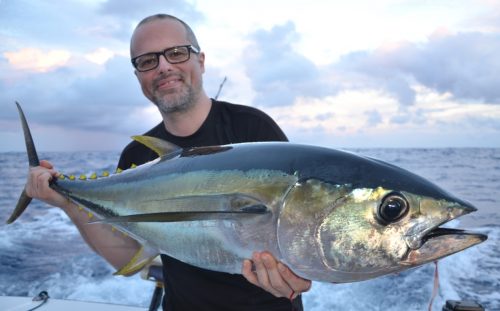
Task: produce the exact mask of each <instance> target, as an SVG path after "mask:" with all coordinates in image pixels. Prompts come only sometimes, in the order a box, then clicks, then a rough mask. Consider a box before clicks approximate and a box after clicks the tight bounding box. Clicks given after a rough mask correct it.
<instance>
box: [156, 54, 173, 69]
mask: <svg viewBox="0 0 500 311" xmlns="http://www.w3.org/2000/svg"><path fill="white" fill-rule="evenodd" d="M157 69H158V70H160V71H169V70H172V64H171V63H169V62H168V61H167V58H166V56H165V55H160V57H159V58H158V68H157Z"/></svg>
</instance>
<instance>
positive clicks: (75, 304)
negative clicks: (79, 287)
mask: <svg viewBox="0 0 500 311" xmlns="http://www.w3.org/2000/svg"><path fill="white" fill-rule="evenodd" d="M42 303H43V301H33V297H15V296H0V310H2V311H28V310H37V311H68V310H71V311H89V310H92V311H144V310H147V308H140V307H133V306H127V305H119V304H111V303H102V302H88V301H78V300H65V299H54V298H48V299H47V301H46V302H45V303H43V304H42ZM38 306H39V307H38Z"/></svg>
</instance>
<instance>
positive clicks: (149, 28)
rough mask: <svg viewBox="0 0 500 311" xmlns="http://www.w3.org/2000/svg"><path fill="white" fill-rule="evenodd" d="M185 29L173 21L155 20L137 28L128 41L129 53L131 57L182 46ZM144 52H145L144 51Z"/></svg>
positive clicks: (184, 42)
mask: <svg viewBox="0 0 500 311" xmlns="http://www.w3.org/2000/svg"><path fill="white" fill-rule="evenodd" d="M186 37H187V36H186V29H185V28H184V26H183V25H182V24H181V23H180V22H179V21H177V20H174V19H156V20H152V21H148V22H146V23H145V24H142V25H140V26H138V27H137V28H136V29H135V31H134V33H133V35H132V38H131V41H130V52H131V55H132V56H135V55H139V54H138V53H144V52H149V51H147V50H151V49H153V50H151V51H156V49H159V50H162V49H165V48H168V47H170V46H166V45H171V46H175V45H182V44H186V43H188V42H187V41H186ZM144 50H146V51H144Z"/></svg>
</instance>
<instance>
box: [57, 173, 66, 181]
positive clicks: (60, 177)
mask: <svg viewBox="0 0 500 311" xmlns="http://www.w3.org/2000/svg"><path fill="white" fill-rule="evenodd" d="M57 178H59V179H60V180H63V179H66V176H64V175H63V174H60V175H59V176H58V177H57Z"/></svg>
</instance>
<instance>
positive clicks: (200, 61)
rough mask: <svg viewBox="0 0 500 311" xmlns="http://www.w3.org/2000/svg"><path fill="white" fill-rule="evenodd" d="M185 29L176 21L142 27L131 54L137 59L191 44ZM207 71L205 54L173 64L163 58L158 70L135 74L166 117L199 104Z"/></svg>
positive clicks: (131, 46)
mask: <svg viewBox="0 0 500 311" xmlns="http://www.w3.org/2000/svg"><path fill="white" fill-rule="evenodd" d="M189 44H191V42H189V41H188V39H187V36H186V30H185V29H184V26H183V25H182V24H181V23H179V22H178V21H176V20H172V19H163V20H154V21H151V22H148V23H146V24H144V25H141V26H140V27H139V28H137V29H136V31H135V32H134V35H133V36H132V40H131V45H130V53H131V57H132V58H134V57H136V56H139V55H143V54H146V53H151V52H161V51H163V50H165V49H167V48H171V47H174V46H181V45H189ZM204 71H205V67H204V54H203V53H200V54H195V53H191V57H190V58H189V60H188V61H186V62H183V63H180V64H170V63H168V62H167V60H166V59H165V57H164V56H160V59H159V65H158V67H156V68H155V69H152V70H149V71H144V72H139V71H137V70H136V71H135V74H136V76H137V78H138V80H139V83H140V84H141V88H142V91H143V93H144V95H145V96H146V97H147V98H148V99H149V100H151V101H152V102H153V103H155V104H156V105H157V106H158V108H159V109H160V111H161V112H162V113H164V114H168V113H173V112H182V111H186V110H188V109H189V108H190V107H191V106H193V105H194V104H195V103H196V100H197V99H198V96H199V94H200V92H201V91H202V74H203V73H204Z"/></svg>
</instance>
